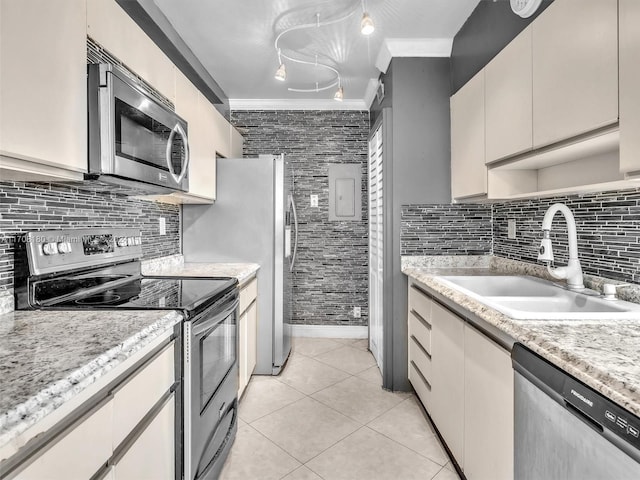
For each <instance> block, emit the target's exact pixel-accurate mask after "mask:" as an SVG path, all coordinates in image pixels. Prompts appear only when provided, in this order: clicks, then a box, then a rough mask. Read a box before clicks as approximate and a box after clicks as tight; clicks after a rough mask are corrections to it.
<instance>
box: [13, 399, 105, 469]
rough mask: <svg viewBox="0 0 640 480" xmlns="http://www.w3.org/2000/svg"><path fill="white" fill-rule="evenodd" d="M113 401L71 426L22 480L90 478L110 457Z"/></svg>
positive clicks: (33, 463) (37, 460) (32, 464)
mask: <svg viewBox="0 0 640 480" xmlns="http://www.w3.org/2000/svg"><path fill="white" fill-rule="evenodd" d="M112 406H113V404H112V402H108V403H107V404H105V405H103V406H102V407H100V408H99V409H98V410H96V411H95V412H93V413H92V414H91V415H89V416H88V417H87V418H86V419H84V420H83V421H82V422H81V423H79V424H77V425H75V426H73V427H71V428H70V429H69V431H68V432H65V433H63V434H62V437H61V438H60V439H59V440H54V442H55V443H54V444H53V445H52V446H51V447H50V448H47V449H46V450H45V451H44V453H43V454H42V455H41V456H39V457H38V458H36V459H35V460H34V461H33V462H32V463H31V464H30V465H29V466H27V467H26V468H25V469H24V470H22V471H21V472H20V473H18V475H17V477H16V478H18V479H20V480H43V479H47V480H58V479H59V480H67V479H70V478H91V477H92V476H93V475H94V474H95V473H96V472H97V471H98V470H99V469H100V467H101V466H102V465H103V464H104V463H105V462H106V461H107V460H108V459H109V457H111V452H112V446H111V415H112Z"/></svg>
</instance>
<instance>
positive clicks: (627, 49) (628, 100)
mask: <svg viewBox="0 0 640 480" xmlns="http://www.w3.org/2000/svg"><path fill="white" fill-rule="evenodd" d="M619 2H620V3H619V8H620V170H621V171H622V172H625V173H635V174H640V28H639V26H640V2H639V1H638V0H619Z"/></svg>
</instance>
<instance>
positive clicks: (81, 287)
mask: <svg viewBox="0 0 640 480" xmlns="http://www.w3.org/2000/svg"><path fill="white" fill-rule="evenodd" d="M142 243H143V239H142V237H141V234H140V231H139V230H137V229H110V228H95V229H81V230H59V231H41V232H29V233H27V234H26V235H24V236H23V237H21V238H19V239H18V241H17V249H16V250H17V253H16V265H15V273H16V274H15V279H16V281H15V299H16V308H17V309H20V310H24V309H29V310H32V309H57V310H76V309H87V310H96V309H105V310H107V309H111V310H113V309H130V310H177V311H180V312H182V314H183V317H184V321H183V322H182V325H180V327H179V328H178V329H177V334H176V342H177V343H178V345H179V346H180V347H181V348H179V349H178V350H179V351H180V352H181V353H180V355H179V357H178V358H177V359H176V361H177V365H176V366H177V371H180V372H181V374H180V377H181V378H180V380H181V382H180V384H181V385H180V386H179V387H178V388H177V389H176V391H177V395H178V396H179V398H178V401H177V402H176V405H177V409H178V410H177V412H176V418H177V424H176V432H177V437H176V451H177V455H176V469H177V471H179V472H182V474H183V476H182V478H185V479H188V480H194V479H197V480H205V479H214V478H217V476H218V474H219V472H220V470H221V468H222V464H223V463H224V460H225V458H226V456H227V454H228V452H229V449H230V448H231V444H232V443H233V439H234V438H235V433H236V431H237V405H238V403H237V391H238V359H237V345H238V338H237V324H238V323H237V322H238V280H237V279H235V278H226V277H225V278H202V277H197V278H188V277H167V276H145V275H142V274H141V263H140V259H141V257H142Z"/></svg>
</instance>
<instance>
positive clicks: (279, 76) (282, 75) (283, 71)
mask: <svg viewBox="0 0 640 480" xmlns="http://www.w3.org/2000/svg"><path fill="white" fill-rule="evenodd" d="M274 78H275V79H276V80H278V81H280V82H284V81H285V80H286V79H287V67H285V65H284V63H281V64H280V66H279V67H278V70H276V74H275V75H274Z"/></svg>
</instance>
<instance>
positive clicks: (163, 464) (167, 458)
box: [114, 395, 175, 480]
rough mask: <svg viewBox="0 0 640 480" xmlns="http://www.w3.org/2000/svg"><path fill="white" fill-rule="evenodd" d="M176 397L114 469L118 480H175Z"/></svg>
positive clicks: (170, 400) (167, 403) (165, 406)
mask: <svg viewBox="0 0 640 480" xmlns="http://www.w3.org/2000/svg"><path fill="white" fill-rule="evenodd" d="M174 472H175V397H174V395H172V396H171V398H170V399H169V401H167V402H166V403H165V405H164V406H163V407H162V409H161V410H160V411H159V412H158V414H157V415H156V416H155V418H154V419H153V420H152V421H151V423H150V424H149V425H148V426H147V428H146V429H145V430H144V431H143V432H142V433H141V434H140V436H139V437H138V438H137V439H136V440H135V443H133V445H131V447H130V448H129V449H128V450H127V451H126V453H125V454H124V456H123V457H122V458H120V459H119V460H118V461H117V463H116V465H115V467H114V477H115V480H160V479H167V480H172V479H173V478H175V473H174Z"/></svg>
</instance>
